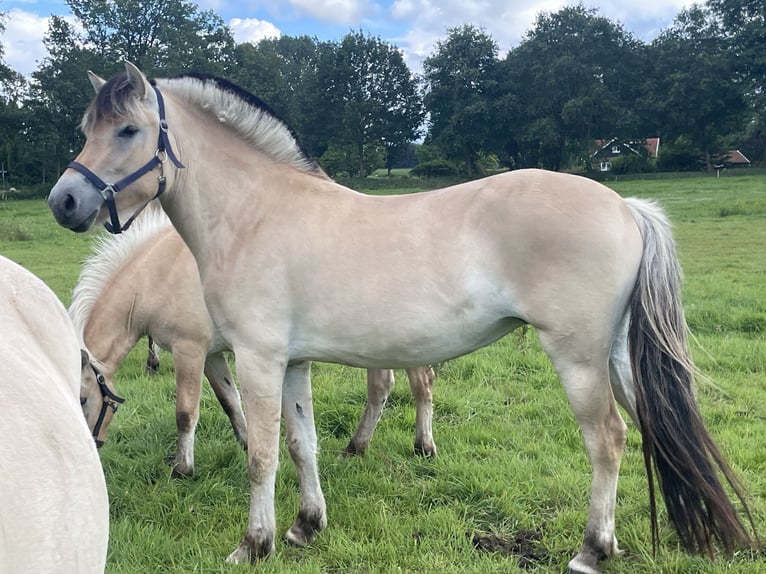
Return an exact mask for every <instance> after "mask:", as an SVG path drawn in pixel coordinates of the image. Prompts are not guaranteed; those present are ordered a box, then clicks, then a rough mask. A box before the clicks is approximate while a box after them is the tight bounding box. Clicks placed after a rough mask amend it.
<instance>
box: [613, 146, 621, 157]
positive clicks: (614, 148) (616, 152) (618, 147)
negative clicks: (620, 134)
mask: <svg viewBox="0 0 766 574" xmlns="http://www.w3.org/2000/svg"><path fill="white" fill-rule="evenodd" d="M619 154H620V146H619V145H617V144H614V145H613V146H612V155H619Z"/></svg>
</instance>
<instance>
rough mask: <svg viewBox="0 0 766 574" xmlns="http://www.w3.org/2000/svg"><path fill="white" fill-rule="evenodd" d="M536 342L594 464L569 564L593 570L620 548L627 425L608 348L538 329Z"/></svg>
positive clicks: (582, 573)
mask: <svg viewBox="0 0 766 574" xmlns="http://www.w3.org/2000/svg"><path fill="white" fill-rule="evenodd" d="M583 332H587V330H585V329H584V330H583ZM540 341H541V343H542V345H543V348H544V349H545V351H546V352H547V353H548V356H549V357H550V358H551V360H552V362H553V364H554V367H555V368H556V370H557V372H558V373H559V376H560V378H561V382H562V384H563V386H564V390H565V391H566V394H567V398H568V399H569V403H570V404H571V406H572V410H573V412H574V414H575V417H576V418H577V422H578V423H579V424H580V429H581V430H582V433H583V439H584V442H585V449H586V451H587V453H588V458H589V459H590V462H591V466H592V468H593V474H592V479H591V498H590V511H589V513H588V523H587V525H586V527H585V536H584V540H583V544H582V547H581V549H580V552H579V553H578V554H577V556H575V557H574V558H573V559H572V560H571V561H570V562H569V569H570V571H571V572H575V573H578V574H596V573H598V572H599V570H598V562H599V560H601V559H603V558H608V557H610V556H613V555H615V554H618V553H619V549H618V546H617V538H616V537H615V527H614V509H615V501H616V497H617V479H618V475H619V471H620V460H621V458H622V449H623V446H624V445H625V438H626V433H627V427H626V426H625V422H624V421H623V420H622V417H620V414H619V412H618V411H617V405H616V403H615V401H614V396H613V394H612V389H611V387H610V384H609V366H608V362H609V358H608V350H604V349H601V348H598V346H597V345H593V344H591V342H589V341H586V340H582V339H580V340H578V339H576V336H569V337H563V338H561V337H551V336H548V334H546V333H544V332H541V333H540Z"/></svg>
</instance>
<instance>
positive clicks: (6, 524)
mask: <svg viewBox="0 0 766 574" xmlns="http://www.w3.org/2000/svg"><path fill="white" fill-rule="evenodd" d="M0 325H2V329H0V460H2V472H0V572H9V573H10V572H13V573H14V574H16V573H19V574H22V573H28V574H32V573H38V572H72V573H73V574H102V573H103V572H104V565H105V563H106V552H107V544H108V540H109V501H108V499H107V491H106V482H105V481H104V473H103V471H102V470H101V462H100V461H99V458H98V453H97V452H96V447H95V446H94V444H93V439H91V437H90V433H89V432H88V427H87V426H86V424H85V421H84V419H83V417H82V413H81V411H80V405H79V404H78V402H77V396H78V392H79V391H78V389H79V387H80V377H81V373H82V372H84V373H85V374H86V375H87V376H91V377H92V373H91V372H90V369H89V368H88V367H87V356H86V355H81V352H80V342H79V340H78V338H77V334H76V332H75V330H74V327H73V326H72V322H71V321H70V320H69V317H68V316H67V314H66V310H65V309H64V306H63V305H62V304H61V302H60V301H59V300H58V298H57V297H56V295H54V294H53V292H52V291H51V290H50V289H49V288H48V287H47V286H46V285H45V284H44V283H43V282H42V281H40V280H39V279H38V278H37V277H35V276H34V275H32V274H31V273H30V272H29V271H27V270H26V269H23V268H22V267H20V266H18V265H16V264H15V263H13V262H12V261H10V260H8V259H6V258H4V257H0ZM81 358H82V360H81ZM83 368H84V369H85V370H84V371H81V369H83Z"/></svg>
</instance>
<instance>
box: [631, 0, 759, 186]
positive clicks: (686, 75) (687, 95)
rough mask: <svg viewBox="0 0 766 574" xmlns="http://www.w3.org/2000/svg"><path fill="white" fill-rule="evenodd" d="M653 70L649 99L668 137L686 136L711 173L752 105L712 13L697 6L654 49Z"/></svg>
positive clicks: (669, 139) (649, 85)
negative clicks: (725, 140) (725, 138)
mask: <svg viewBox="0 0 766 574" xmlns="http://www.w3.org/2000/svg"><path fill="white" fill-rule="evenodd" d="M649 54H650V58H651V61H652V62H653V73H652V74H651V75H649V74H648V75H647V79H646V80H647V81H646V87H647V93H646V98H645V99H646V101H647V102H648V103H649V104H650V105H651V106H652V108H653V109H654V110H655V112H656V115H655V118H656V120H655V121H656V126H657V129H658V130H660V129H661V130H662V132H663V134H662V135H663V138H664V139H665V140H666V141H674V140H676V139H677V138H679V137H681V136H685V137H686V138H688V140H689V141H690V143H691V145H693V146H694V147H696V148H698V149H699V150H700V151H701V153H702V154H703V156H704V160H705V165H706V166H707V170H708V171H711V172H712V171H713V164H714V158H715V156H716V155H717V154H719V153H720V152H721V151H723V149H722V147H723V136H725V135H726V134H729V133H732V132H735V131H738V130H741V129H742V126H743V121H744V119H745V117H746V115H745V114H746V111H747V103H746V100H745V96H744V91H743V87H742V84H741V82H739V81H738V78H737V75H736V72H735V65H734V60H735V59H734V58H732V57H731V54H730V52H729V50H728V44H727V42H726V40H725V38H724V37H723V34H722V33H721V30H720V28H719V26H718V24H717V22H716V21H715V20H714V18H712V17H711V14H710V13H709V11H707V10H705V9H704V8H702V7H700V6H693V7H692V8H690V9H688V10H684V11H682V12H681V13H680V14H679V15H678V17H677V18H676V20H675V22H674V24H673V26H672V27H671V28H670V29H668V30H666V31H665V32H663V33H662V34H661V35H660V36H659V37H658V38H657V39H656V40H655V41H654V42H652V44H651V45H650V47H649Z"/></svg>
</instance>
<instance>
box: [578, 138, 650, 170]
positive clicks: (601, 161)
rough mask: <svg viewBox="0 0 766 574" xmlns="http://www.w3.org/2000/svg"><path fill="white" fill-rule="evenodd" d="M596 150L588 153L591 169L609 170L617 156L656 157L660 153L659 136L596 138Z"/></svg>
mask: <svg viewBox="0 0 766 574" xmlns="http://www.w3.org/2000/svg"><path fill="white" fill-rule="evenodd" d="M595 144H596V151H595V152H593V153H592V154H591V155H590V160H589V161H590V165H591V169H593V170H595V171H610V170H611V169H612V162H613V161H614V160H615V159H617V158H618V157H624V156H626V155H636V156H640V157H646V158H649V159H656V158H657V156H658V155H659V153H660V138H646V139H644V140H624V139H621V138H612V139H610V140H596V141H595Z"/></svg>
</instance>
